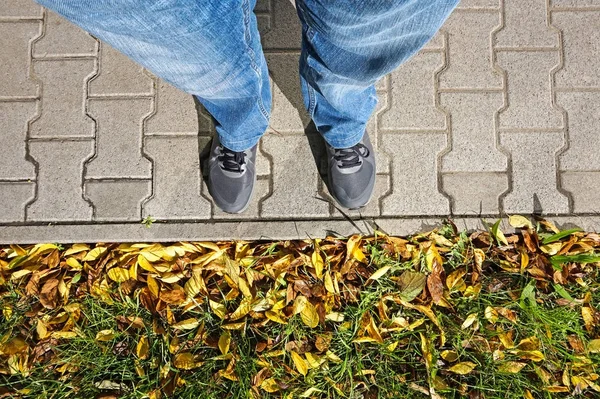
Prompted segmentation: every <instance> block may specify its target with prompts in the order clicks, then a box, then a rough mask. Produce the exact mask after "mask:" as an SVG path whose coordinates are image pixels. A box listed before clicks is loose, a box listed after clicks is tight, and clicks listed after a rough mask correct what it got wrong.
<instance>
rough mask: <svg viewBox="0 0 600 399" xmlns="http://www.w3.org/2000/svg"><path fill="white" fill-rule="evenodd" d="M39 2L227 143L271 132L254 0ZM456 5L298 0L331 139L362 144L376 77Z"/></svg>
mask: <svg viewBox="0 0 600 399" xmlns="http://www.w3.org/2000/svg"><path fill="white" fill-rule="evenodd" d="M273 1H288V0H273ZM38 2H39V3H40V4H41V5H43V6H45V7H47V8H49V9H51V10H53V11H55V12H57V13H58V14H61V15H62V16H64V17H65V18H67V19H69V20H70V21H72V22H73V23H75V24H77V25H79V26H80V27H82V28H83V29H85V30H86V31H88V32H90V33H91V34H93V35H94V36H96V37H97V38H99V39H101V40H103V41H105V42H106V43H108V44H110V45H111V46H113V47H114V48H116V49H117V50H120V51H121V52H123V53H124V54H126V55H127V56H129V57H130V58H131V59H133V60H134V61H136V62H138V63H139V64H141V65H142V66H144V67H145V68H147V69H148V70H150V71H152V73H154V74H155V75H157V76H159V77H160V78H162V79H163V80H165V81H167V82H169V83H171V84H172V85H174V86H175V87H178V88H179V89H181V90H183V91H185V92H187V93H190V94H192V95H194V96H196V97H197V98H198V100H199V101H200V103H201V104H202V105H203V106H204V107H205V108H206V109H207V111H208V112H209V113H210V114H211V115H212V116H213V118H214V120H215V124H216V130H217V134H218V135H219V138H220V140H221V143H222V144H223V145H224V146H225V147H227V148H229V149H231V150H233V151H243V150H246V149H248V148H250V147H252V146H254V145H255V144H256V143H257V142H258V140H259V139H260V137H261V136H262V134H263V133H264V132H265V130H266V129H267V127H268V121H269V115H270V111H271V91H270V84H269V74H268V70H267V64H266V61H265V57H264V55H263V51H262V48H261V44H260V37H259V32H258V28H257V22H256V17H255V15H254V13H253V12H252V10H253V8H254V6H255V3H256V0H212V1H211V0H38ZM457 3H458V0H361V1H350V0H298V1H297V9H298V15H299V17H300V20H301V21H302V25H303V37H302V53H301V57H300V75H301V77H300V79H301V84H302V92H303V96H304V103H305V106H306V107H307V110H308V112H309V114H310V116H311V117H312V119H313V121H314V122H315V125H316V126H317V128H318V130H319V131H320V132H321V133H322V134H323V136H324V138H325V140H327V142H328V143H329V144H330V145H332V146H334V147H336V148H347V147H351V146H353V145H355V144H356V143H358V142H359V141H360V139H361V137H362V135H363V133H364V131H365V126H366V123H367V120H368V119H369V117H370V116H371V114H372V113H373V110H374V109H375V105H376V103H377V99H376V95H375V87H374V84H375V82H376V81H377V80H378V79H379V78H381V77H382V76H384V75H385V74H387V73H389V72H391V71H392V70H394V69H395V68H396V67H398V66H399V65H400V64H401V63H402V62H404V61H406V60H407V59H408V58H409V57H410V56H412V55H413V54H414V53H416V52H417V51H418V50H419V49H420V48H421V47H423V46H424V45H425V44H426V43H427V41H429V39H431V37H432V36H433V35H434V34H435V33H436V32H437V30H438V29H439V27H440V26H441V25H442V23H443V22H444V21H445V20H446V18H447V17H448V15H449V14H450V12H451V11H452V10H453V9H454V7H455V6H456V4H457Z"/></svg>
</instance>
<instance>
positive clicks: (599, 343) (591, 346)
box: [588, 339, 600, 353]
mask: <svg viewBox="0 0 600 399" xmlns="http://www.w3.org/2000/svg"><path fill="white" fill-rule="evenodd" d="M588 352H590V353H600V339H593V340H591V341H590V342H589V343H588Z"/></svg>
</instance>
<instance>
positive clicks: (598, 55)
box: [552, 10, 600, 88]
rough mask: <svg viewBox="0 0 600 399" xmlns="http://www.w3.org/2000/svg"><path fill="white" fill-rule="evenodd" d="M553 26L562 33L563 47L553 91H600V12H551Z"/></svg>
mask: <svg viewBox="0 0 600 399" xmlns="http://www.w3.org/2000/svg"><path fill="white" fill-rule="evenodd" d="M552 22H553V25H554V26H556V27H557V28H559V29H560V30H562V32H563V47H564V66H563V68H562V69H561V70H560V71H558V72H557V73H556V76H555V79H556V87H595V88H600V73H598V71H600V45H599V44H598V43H600V10H599V11H586V12H554V13H553V14H552Z"/></svg>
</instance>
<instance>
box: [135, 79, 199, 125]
mask: <svg viewBox="0 0 600 399" xmlns="http://www.w3.org/2000/svg"><path fill="white" fill-rule="evenodd" d="M154 107H155V112H154V114H153V115H152V116H150V117H149V118H148V119H147V120H146V121H145V124H144V133H145V134H170V133H175V134H181V133H199V132H200V133H205V134H206V133H208V132H210V123H209V122H208V120H207V119H206V118H205V117H204V116H200V115H198V110H197V109H196V103H195V102H194V97H193V96H192V95H191V94H187V93H185V92H183V91H181V90H179V89H177V88H175V87H173V86H171V85H170V84H168V83H166V82H164V81H162V80H158V81H157V84H156V100H155V105H154Z"/></svg>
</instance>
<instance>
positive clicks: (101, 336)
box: [96, 329, 117, 342]
mask: <svg viewBox="0 0 600 399" xmlns="http://www.w3.org/2000/svg"><path fill="white" fill-rule="evenodd" d="M116 336H117V334H115V332H114V331H113V330H112V329H110V330H102V331H98V333H97V334H96V341H100V342H106V341H111V340H112V339H114V338H115V337H116Z"/></svg>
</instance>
